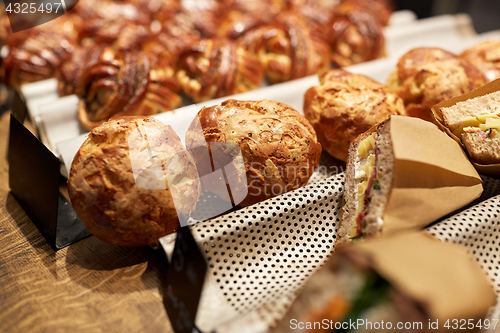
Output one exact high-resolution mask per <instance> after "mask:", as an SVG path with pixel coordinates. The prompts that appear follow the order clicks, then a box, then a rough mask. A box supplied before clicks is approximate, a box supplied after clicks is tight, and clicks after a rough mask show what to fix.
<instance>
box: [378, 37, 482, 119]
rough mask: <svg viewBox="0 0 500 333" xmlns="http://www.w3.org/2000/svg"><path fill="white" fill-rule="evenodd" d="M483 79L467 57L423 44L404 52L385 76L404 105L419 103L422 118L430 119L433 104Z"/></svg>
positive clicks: (462, 91)
mask: <svg viewBox="0 0 500 333" xmlns="http://www.w3.org/2000/svg"><path fill="white" fill-rule="evenodd" d="M485 83H486V79H485V77H484V75H483V74H482V73H481V72H480V71H479V70H478V69H477V68H476V67H475V66H473V65H472V64H470V63H469V62H468V61H466V60H464V59H462V58H459V57H458V56H456V55H454V54H453V53H450V52H448V51H445V50H442V49H439V48H426V47H422V48H416V49H413V50H411V51H409V52H407V53H406V54H405V55H403V56H402V57H401V59H399V61H398V64H397V69H396V70H395V71H394V72H393V73H392V74H391V75H390V76H389V78H388V80H387V86H388V87H389V88H391V89H392V90H394V91H395V92H396V93H397V94H398V95H399V96H401V98H403V100H404V102H405V104H406V105H409V104H412V103H413V104H417V105H420V108H419V112H420V113H421V114H423V115H424V117H422V118H423V119H425V120H428V119H432V115H431V111H430V108H431V107H432V106H434V105H435V104H437V103H440V102H442V101H445V100H447V99H450V98H452V97H455V96H458V95H461V94H464V93H466V92H469V91H471V90H473V89H475V88H478V87H480V86H481V85H483V84H485ZM412 108H416V106H412ZM409 113H413V110H409ZM426 118H427V119H426Z"/></svg>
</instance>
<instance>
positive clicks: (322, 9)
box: [288, 0, 340, 39]
mask: <svg viewBox="0 0 500 333" xmlns="http://www.w3.org/2000/svg"><path fill="white" fill-rule="evenodd" d="M288 1H289V3H290V10H291V11H294V12H296V13H297V14H298V15H299V16H301V17H302V18H304V20H305V21H306V22H307V27H308V28H309V30H310V31H311V34H313V35H316V36H319V37H320V38H322V39H324V31H325V28H326V27H327V26H328V23H330V22H331V21H332V19H333V13H334V11H335V7H336V6H337V5H338V4H339V3H340V0H288Z"/></svg>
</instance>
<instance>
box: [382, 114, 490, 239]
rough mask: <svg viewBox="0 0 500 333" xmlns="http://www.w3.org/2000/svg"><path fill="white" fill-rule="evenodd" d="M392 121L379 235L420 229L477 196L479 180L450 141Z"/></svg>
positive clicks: (423, 124)
mask: <svg viewBox="0 0 500 333" xmlns="http://www.w3.org/2000/svg"><path fill="white" fill-rule="evenodd" d="M390 121H391V127H390V131H391V140H392V144H393V149H394V158H395V160H394V182H393V186H392V191H391V195H390V198H389V201H388V203H387V206H386V210H385V212H384V216H383V220H384V227H383V231H382V232H383V234H385V235H388V234H392V233H394V232H399V231H404V230H414V229H420V228H423V227H425V226H427V225H429V224H430V223H432V222H434V221H435V220H436V219H438V218H440V217H442V216H444V215H446V214H449V213H451V212H453V211H455V210H457V209H459V208H461V207H463V206H465V205H467V204H468V203H470V202H471V201H473V200H474V199H476V198H478V197H479V196H480V195H481V193H482V191H483V186H482V181H481V178H480V177H479V175H478V173H477V171H476V170H475V169H474V167H473V166H472V164H471V163H470V162H469V160H468V158H467V156H466V155H465V153H464V151H463V150H462V149H461V148H460V146H459V145H457V144H456V142H454V141H453V140H452V139H451V138H450V137H448V136H447V135H446V134H445V133H443V132H442V131H440V130H439V129H438V128H437V127H436V126H435V125H434V124H432V123H430V122H427V121H424V120H421V119H418V118H411V117H403V116H392V117H391V120H390Z"/></svg>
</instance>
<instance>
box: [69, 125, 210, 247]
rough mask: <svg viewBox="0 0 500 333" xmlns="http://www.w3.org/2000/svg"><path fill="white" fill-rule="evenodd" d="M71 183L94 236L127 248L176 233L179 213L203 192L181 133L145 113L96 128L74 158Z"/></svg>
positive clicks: (73, 199)
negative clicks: (180, 135) (183, 143)
mask: <svg viewBox="0 0 500 333" xmlns="http://www.w3.org/2000/svg"><path fill="white" fill-rule="evenodd" d="M68 187H69V195H70V199H71V203H72V204H73V207H74V209H75V211H76V213H77V214H78V216H79V217H80V218H81V219H82V221H83V222H84V223H85V225H86V226H87V229H88V230H89V231H90V232H91V233H92V234H93V235H94V236H96V237H97V238H99V239H100V240H102V241H105V242H108V243H112V244H116V245H128V246H142V245H149V244H153V243H155V242H157V240H158V238H160V237H162V236H165V235H167V234H170V233H173V232H175V231H176V230H177V228H178V223H179V222H178V215H177V214H184V215H188V214H190V213H191V212H192V211H193V210H194V209H195V207H196V202H197V200H198V198H199V196H200V192H201V184H200V181H199V178H198V172H197V170H196V165H195V164H194V161H193V160H192V157H191V156H190V155H189V154H188V153H187V151H186V149H185V148H184V147H183V146H182V144H181V141H180V139H179V137H178V136H177V134H176V133H175V132H174V131H173V129H172V128H171V127H170V126H167V125H164V124H163V123H162V122H160V121H158V120H156V119H154V118H152V117H142V116H129V117H120V118H115V119H112V120H109V121H108V122H105V123H104V124H102V125H101V126H99V127H96V128H94V129H93V130H92V132H91V133H90V134H89V136H88V138H87V139H86V140H85V142H84V143H83V144H82V146H81V147H80V150H79V151H78V153H77V154H76V156H75V158H74V160H73V163H72V165H71V170H70V174H69V178H68ZM174 198H175V200H174ZM174 201H175V205H174Z"/></svg>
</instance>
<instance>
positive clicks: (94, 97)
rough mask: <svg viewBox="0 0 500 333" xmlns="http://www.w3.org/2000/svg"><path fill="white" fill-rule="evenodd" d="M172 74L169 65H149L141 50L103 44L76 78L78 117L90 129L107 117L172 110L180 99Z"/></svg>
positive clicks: (151, 113) (150, 113)
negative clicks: (77, 81)
mask: <svg viewBox="0 0 500 333" xmlns="http://www.w3.org/2000/svg"><path fill="white" fill-rule="evenodd" d="M173 75H174V71H173V69H172V68H169V67H159V68H151V65H150V62H149V60H148V58H147V56H146V55H145V54H144V53H143V52H140V51H128V52H118V51H116V50H114V49H111V48H109V47H108V48H105V49H104V51H103V52H102V53H101V54H100V55H99V57H98V58H97V59H96V60H95V61H93V62H92V63H89V64H87V66H86V68H85V73H84V74H83V75H82V77H81V80H80V82H79V85H78V89H77V91H76V92H77V94H78V96H79V97H80V103H79V105H78V118H79V119H80V122H81V123H82V125H83V126H84V127H85V128H87V129H89V130H90V129H92V128H94V127H96V126H99V125H100V124H102V123H103V122H105V121H106V120H108V119H109V118H111V117H117V116H124V115H127V116H130V115H153V114H155V113H159V112H165V111H170V110H173V109H175V108H176V107H177V106H178V105H179V104H180V102H181V98H180V96H179V95H177V93H176V91H177V90H178V86H177V85H176V83H175V82H174V81H173Z"/></svg>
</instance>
